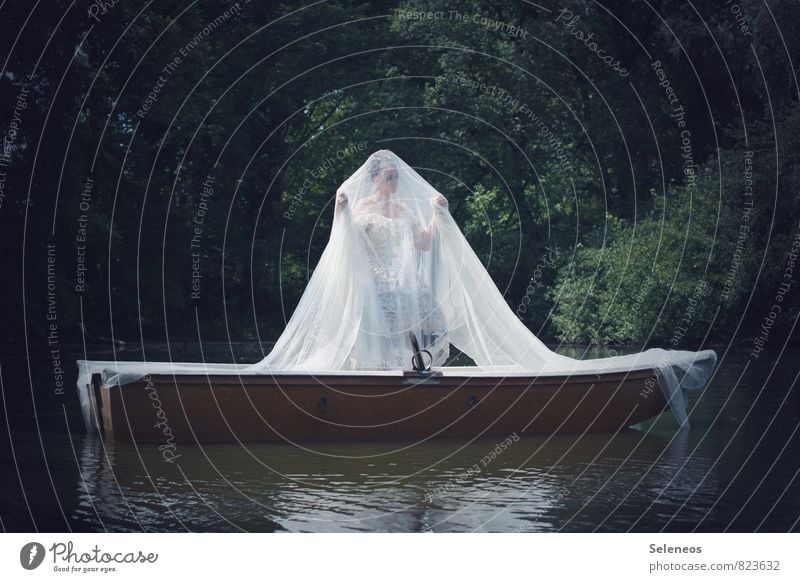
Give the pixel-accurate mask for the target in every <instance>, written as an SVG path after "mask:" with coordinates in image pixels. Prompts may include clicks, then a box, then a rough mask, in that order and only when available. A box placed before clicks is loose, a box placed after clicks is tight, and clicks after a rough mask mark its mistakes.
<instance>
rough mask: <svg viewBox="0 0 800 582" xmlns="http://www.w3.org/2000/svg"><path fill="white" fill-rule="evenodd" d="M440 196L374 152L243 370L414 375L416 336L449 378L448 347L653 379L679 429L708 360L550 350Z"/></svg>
mask: <svg viewBox="0 0 800 582" xmlns="http://www.w3.org/2000/svg"><path fill="white" fill-rule="evenodd" d="M382 183H383V184H382ZM387 183H388V186H387ZM441 198H442V197H441V194H440V193H439V192H438V191H437V190H436V189H435V188H434V187H433V186H431V185H430V184H429V183H428V182H427V181H426V180H425V179H424V178H423V177H422V176H420V175H419V174H418V173H417V172H416V171H415V170H414V169H413V168H412V167H411V166H409V165H408V164H407V163H405V162H404V161H403V160H402V159H400V158H399V157H398V156H397V155H396V154H394V153H393V152H391V151H389V150H380V151H378V152H375V153H374V154H372V155H371V156H370V157H369V158H368V159H367V161H366V162H365V163H364V164H363V165H362V166H361V167H360V168H358V170H356V171H355V173H353V175H351V176H350V177H349V178H348V179H347V180H345V181H344V183H342V185H341V186H340V187H339V189H338V190H337V205H336V209H335V211H334V220H333V227H332V230H331V235H330V240H329V241H328V244H327V246H326V248H325V250H324V252H323V254H322V257H321V258H320V261H319V264H318V265H317V267H316V269H315V270H314V272H313V274H312V276H311V277H310V279H309V281H308V284H307V287H306V289H305V291H304V293H303V295H302V297H301V298H300V302H299V303H298V305H297V308H296V309H295V311H294V313H293V315H292V317H291V319H290V320H289V322H288V324H287V326H286V329H285V331H284V332H283V333H282V334H281V336H280V338H279V339H278V341H277V343H276V344H275V346H274V347H273V349H272V351H271V352H270V353H269V354H268V355H267V356H266V357H265V358H264V359H263V360H261V361H260V362H258V363H257V364H254V365H252V366H250V367H248V368H246V370H247V371H248V372H258V373H270V372H275V371H291V370H293V371H307V372H321V371H332V370H386V369H398V368H400V369H404V370H409V369H411V366H412V364H411V356H412V348H411V344H410V343H409V335H408V332H409V331H411V332H413V333H414V334H415V336H416V337H417V338H418V339H419V341H420V347H421V348H423V349H426V350H428V351H429V352H430V353H431V355H432V360H433V362H432V364H433V367H434V368H436V367H439V368H441V367H445V368H444V369H445V370H446V369H447V368H446V366H447V363H448V357H449V345H450V344H452V345H453V346H455V347H456V348H458V349H459V350H461V351H462V352H464V353H465V354H467V355H468V356H469V357H471V358H472V359H473V360H474V361H475V364H476V365H477V366H478V367H480V368H491V369H502V370H506V371H510V372H528V373H531V374H554V373H565V374H587V373H603V372H624V371H629V370H638V369H654V370H656V372H657V375H658V381H659V385H660V387H661V389H662V390H663V392H664V393H665V396H667V399H668V401H669V402H670V405H671V407H672V409H673V411H674V412H675V414H676V416H677V418H678V421H679V422H680V423H681V424H684V423H686V420H687V419H686V400H685V394H684V391H685V390H695V389H699V388H701V387H702V386H703V385H705V383H706V382H707V380H708V378H709V377H710V376H711V373H712V372H713V369H714V366H715V364H716V360H717V356H716V353H715V352H714V351H713V350H703V351H699V352H692V351H675V350H664V349H659V348H652V349H649V350H646V351H644V352H641V353H637V354H628V355H622V356H615V357H610V358H598V359H589V360H577V359H574V358H569V357H566V356H563V355H560V354H557V353H555V352H553V351H552V350H550V349H549V348H548V347H547V346H546V345H545V344H544V343H543V342H541V341H540V340H539V339H538V338H537V337H536V336H535V335H534V334H533V333H532V332H531V331H530V330H529V329H528V328H527V327H526V326H525V325H524V324H523V323H522V322H521V321H520V319H519V318H518V317H517V316H516V315H515V314H514V312H513V311H512V310H511V308H510V307H509V306H508V304H507V303H506V301H505V299H504V298H503V296H502V294H501V293H500V291H499V290H498V288H497V286H496V285H495V284H494V281H493V280H492V278H491V277H490V275H489V273H488V272H487V271H486V269H485V268H484V266H483V264H482V263H481V261H480V259H479V258H478V257H477V255H476V254H475V252H474V251H473V250H472V248H471V247H470V245H469V243H468V242H467V240H466V238H464V236H463V234H462V233H461V230H460V229H459V227H458V225H457V224H456V223H455V221H454V220H453V218H452V216H451V215H450V213H449V212H448V210H447V208H446V207H445V205H443V204H442V199H441Z"/></svg>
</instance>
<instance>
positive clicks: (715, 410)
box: [0, 344, 800, 532]
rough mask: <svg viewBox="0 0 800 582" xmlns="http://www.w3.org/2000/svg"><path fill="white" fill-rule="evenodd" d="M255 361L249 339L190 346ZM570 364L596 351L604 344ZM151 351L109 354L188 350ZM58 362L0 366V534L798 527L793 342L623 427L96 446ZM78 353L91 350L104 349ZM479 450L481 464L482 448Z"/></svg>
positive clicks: (162, 351) (195, 354)
mask: <svg viewBox="0 0 800 582" xmlns="http://www.w3.org/2000/svg"><path fill="white" fill-rule="evenodd" d="M203 351H204V354H205V357H206V359H207V360H208V361H234V359H235V360H236V361H256V360H258V359H260V351H259V350H258V348H257V347H256V346H254V345H252V344H235V345H234V346H233V347H230V346H228V345H227V344H225V345H208V344H204V345H203ZM558 351H559V352H561V353H564V354H567V355H571V356H574V357H601V356H603V355H606V353H605V352H604V351H603V350H593V351H592V352H589V353H586V354H584V352H583V350H582V349H580V348H574V347H571V348H563V349H559V350H558ZM199 354H200V351H199V348H198V346H194V345H188V344H186V345H184V344H177V345H175V344H172V345H170V346H169V350H167V349H166V346H158V345H152V346H150V345H148V346H147V349H146V351H145V353H143V352H142V351H141V349H138V350H137V349H128V350H126V351H122V352H119V351H118V352H117V353H116V356H117V358H118V359H127V360H140V359H143V357H146V358H147V359H148V360H151V361H153V360H167V359H169V357H170V356H171V357H172V359H173V360H178V361H197V360H200V356H199ZM63 355H64V359H65V360H67V361H68V362H71V364H70V365H71V367H70V368H69V369H67V370H66V377H67V384H66V390H65V392H64V394H63V395H58V394H56V393H55V390H54V379H53V376H52V373H51V372H50V369H49V368H48V366H49V365H50V361H49V359H48V356H47V355H46V354H42V355H34V354H32V355H31V362H32V365H31V366H30V367H29V366H28V365H27V362H26V360H25V359H22V358H6V359H0V366H2V367H1V368H0V380H1V382H0V388H2V405H3V415H2V418H0V423H2V425H3V426H2V427H1V428H0V434H2V435H3V436H2V437H0V438H2V439H4V442H3V443H2V444H0V464H1V465H0V467H2V468H1V469H0V471H2V473H0V496H2V497H0V498H1V499H2V501H0V526H1V527H2V530H3V531H41V532H68V531H76V532H77V531H100V532H102V531H113V532H119V531H146V532H150V531H152V532H163V531H175V532H183V531H215V532H216V531H234V532H235V531H259V532H263V531H292V532H295V531H296V532H330V531H337V532H338V531H341V532H354V531H368V532H424V531H434V532H469V531H491V532H547V531H569V532H590V531H604V532H621V531H714V532H717V531H744V532H751V531H771V532H785V531H800V435H798V425H800V396H799V395H798V390H797V378H798V372H800V357H798V356H800V351H798V350H793V351H789V350H787V351H785V352H784V353H783V354H782V355H781V356H780V359H779V360H778V358H777V355H770V354H767V353H763V354H762V355H761V357H760V358H758V359H750V357H749V352H748V351H747V350H746V349H743V348H742V349H730V350H728V351H727V353H723V352H722V351H721V350H718V355H719V356H720V362H719V366H718V370H717V373H716V374H715V376H714V378H713V380H712V382H711V383H710V385H709V386H707V388H706V389H705V390H704V391H703V392H702V393H692V394H691V396H690V400H689V407H690V419H691V423H692V428H691V429H690V430H688V431H676V430H675V426H676V425H675V420H674V418H673V417H672V415H671V414H663V415H662V416H661V417H660V418H659V419H658V420H657V421H656V422H653V423H648V424H646V425H643V426H641V427H640V430H628V431H625V432H622V433H618V434H601V435H598V434H595V435H585V436H579V435H560V436H551V437H547V436H542V437H521V438H519V439H518V440H516V441H512V442H511V444H509V445H508V446H507V448H506V449H505V450H503V452H502V453H501V454H499V455H496V457H494V458H492V457H491V453H492V451H493V450H495V447H496V445H497V444H498V443H499V442H500V441H503V440H504V437H502V436H501V437H487V438H481V439H477V440H472V441H467V440H453V439H446V440H431V441H427V442H415V441H389V442H369V443H364V442H348V443H303V444H302V447H301V446H296V445H290V444H252V443H249V444H246V445H212V446H202V447H200V446H194V447H192V446H189V445H181V450H180V453H181V458H180V462H179V463H176V464H169V463H166V462H164V460H163V457H162V456H161V453H160V452H159V451H158V449H157V448H156V447H155V445H153V446H150V445H140V446H135V445H120V444H116V445H106V444H105V443H103V442H101V441H100V440H99V439H97V438H94V437H87V436H86V435H85V434H84V426H83V421H82V418H81V416H80V411H79V408H78V402H77V396H76V393H75V387H74V380H75V377H76V373H77V372H76V369H75V368H74V360H75V359H77V358H84V357H85V355H84V354H83V352H82V351H81V352H80V353H78V352H68V353H65V354H63ZM113 358H114V354H113V353H111V352H100V351H97V350H95V351H90V353H89V359H113ZM487 458H488V459H489V461H486V459H487Z"/></svg>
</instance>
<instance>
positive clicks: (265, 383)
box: [95, 370, 666, 444]
mask: <svg viewBox="0 0 800 582" xmlns="http://www.w3.org/2000/svg"><path fill="white" fill-rule="evenodd" d="M402 380H403V379H402V378H401V377H399V376H373V377H368V376H365V377H347V376H320V377H317V378H313V379H310V378H309V377H308V376H294V375H292V376H274V377H273V376H242V377H237V376H234V377H233V378H231V377H229V376H211V377H207V376H173V375H151V376H149V377H148V378H147V379H143V380H140V381H138V382H135V383H131V384H126V385H124V386H121V387H120V386H114V387H111V388H109V387H106V386H100V387H98V388H97V391H98V392H99V396H100V397H99V398H95V400H96V401H98V406H99V410H98V416H99V417H101V418H102V419H103V423H102V427H103V434H104V435H105V437H106V438H108V439H114V440H118V441H132V440H135V441H137V442H161V443H164V444H166V443H168V442H176V443H177V442H236V441H269V440H282V441H283V440H289V441H295V440H318V439H375V438H427V437H436V436H447V437H472V436H477V435H504V436H507V435H509V434H511V433H514V432H516V433H517V434H520V435H522V434H542V433H555V432H575V433H581V432H584V431H617V430H619V429H621V428H624V427H626V426H630V425H632V424H635V423H637V422H641V421H643V420H647V419H648V418H652V417H653V416H655V415H657V414H659V413H661V412H662V411H663V410H664V409H665V407H666V401H665V399H664V397H663V395H662V394H661V391H660V389H659V388H658V386H657V384H656V383H655V376H654V373H653V372H652V371H649V370H644V371H637V372H631V373H627V374H624V373H621V374H607V375H602V376H599V377H598V376H597V375H591V376H571V377H563V376H562V377H542V378H530V377H505V378H497V377H495V378H489V377H455V376H444V377H441V378H438V379H436V381H434V382H431V381H430V380H427V381H424V382H422V383H419V384H403V383H402Z"/></svg>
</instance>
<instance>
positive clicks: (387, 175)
mask: <svg viewBox="0 0 800 582" xmlns="http://www.w3.org/2000/svg"><path fill="white" fill-rule="evenodd" d="M397 179H398V177H397V166H395V165H394V164H393V163H391V162H382V163H381V165H380V172H379V173H378V175H377V176H375V178H373V182H375V185H376V186H377V188H378V191H379V192H380V193H381V194H383V195H384V196H386V195H388V194H394V193H395V191H397Z"/></svg>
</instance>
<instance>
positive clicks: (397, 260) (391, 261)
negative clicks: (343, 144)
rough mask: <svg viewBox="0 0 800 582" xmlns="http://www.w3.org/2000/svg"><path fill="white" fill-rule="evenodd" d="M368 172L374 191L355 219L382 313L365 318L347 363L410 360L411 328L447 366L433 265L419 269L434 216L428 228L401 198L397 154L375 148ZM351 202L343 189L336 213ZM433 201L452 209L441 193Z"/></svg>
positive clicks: (368, 365)
mask: <svg viewBox="0 0 800 582" xmlns="http://www.w3.org/2000/svg"><path fill="white" fill-rule="evenodd" d="M367 174H368V175H369V180H370V182H371V184H372V193H371V194H370V195H368V196H363V197H361V199H360V200H359V201H358V203H357V204H356V206H355V207H354V208H353V209H352V212H353V217H352V219H353V221H354V224H355V226H356V228H357V229H358V231H359V234H360V235H361V237H360V241H359V242H360V244H361V246H362V248H363V252H364V253H365V255H366V257H367V261H368V265H369V271H370V277H369V279H368V281H365V285H371V286H374V293H375V294H376V297H377V299H378V303H379V305H380V312H381V313H380V316H379V317H376V318H375V321H369V320H365V321H364V322H363V324H362V326H361V330H360V331H361V333H362V334H367V335H366V336H365V337H361V338H357V339H356V344H355V345H354V347H353V349H352V350H351V352H350V354H349V356H348V361H347V362H346V364H345V367H346V368H348V369H367V370H370V369H371V370H374V369H378V370H383V369H391V368H403V367H404V366H405V365H406V364H407V363H408V362H409V361H410V354H411V345H410V342H409V332H412V333H414V335H415V336H416V337H417V338H418V340H419V341H420V347H421V348H422V349H425V350H428V352H430V354H431V358H432V363H433V364H434V365H443V364H444V363H445V362H446V360H447V357H448V354H449V342H448V341H447V331H446V323H445V321H444V317H443V314H442V312H441V310H440V309H438V307H437V304H436V299H435V297H434V294H433V290H432V285H431V283H432V276H431V273H430V269H429V270H428V272H426V271H425V270H424V269H421V268H417V267H418V266H419V265H421V264H425V263H426V261H424V260H422V257H420V256H418V255H419V253H420V252H431V249H432V246H433V244H434V240H435V228H436V227H435V221H434V219H433V217H431V219H430V220H429V221H428V224H427V226H425V227H424V228H423V226H422V224H421V222H420V218H419V216H418V215H417V213H416V212H414V211H413V210H412V208H411V206H410V200H408V199H407V200H406V202H403V201H402V200H400V199H399V198H398V197H397V189H398V183H399V181H400V174H399V169H398V167H397V164H396V163H395V161H394V154H393V153H392V152H390V151H388V150H385V151H380V152H376V154H375V155H374V156H372V157H371V159H370V162H369V164H368V166H367ZM348 202H349V200H348V196H347V193H346V192H345V191H341V190H340V191H339V192H338V194H337V197H336V209H335V211H334V212H335V214H336V215H340V214H341V213H342V212H343V211H344V210H345V208H348ZM433 203H434V204H436V205H437V206H438V207H439V208H441V209H444V210H446V209H447V199H446V198H445V197H444V196H442V195H441V194H438V195H437V196H435V197H434V199H433ZM370 340H373V341H371V342H370ZM365 344H368V345H365Z"/></svg>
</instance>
